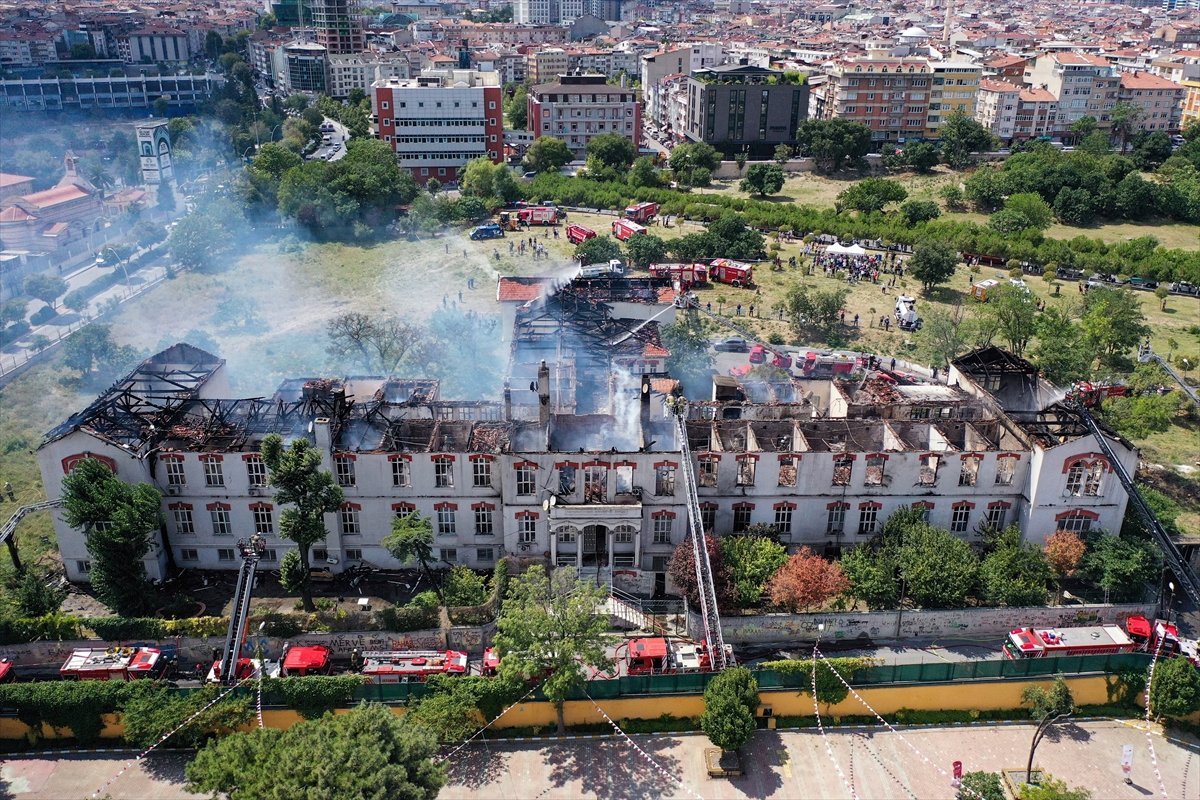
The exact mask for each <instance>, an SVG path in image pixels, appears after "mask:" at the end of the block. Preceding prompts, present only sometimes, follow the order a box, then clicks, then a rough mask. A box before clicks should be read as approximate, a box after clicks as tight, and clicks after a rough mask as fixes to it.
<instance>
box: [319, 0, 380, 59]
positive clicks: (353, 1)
mask: <svg viewBox="0 0 1200 800" xmlns="http://www.w3.org/2000/svg"><path fill="white" fill-rule="evenodd" d="M309 11H310V12H311V14H312V20H311V23H310V24H311V25H312V28H313V30H314V31H315V32H316V40H317V44H319V45H321V46H322V47H324V48H325V50H326V52H328V53H329V54H330V55H345V54H347V53H358V52H361V51H362V50H363V49H364V48H365V47H366V34H365V33H364V32H363V25H362V17H361V16H360V9H359V0H311V3H310V4H309Z"/></svg>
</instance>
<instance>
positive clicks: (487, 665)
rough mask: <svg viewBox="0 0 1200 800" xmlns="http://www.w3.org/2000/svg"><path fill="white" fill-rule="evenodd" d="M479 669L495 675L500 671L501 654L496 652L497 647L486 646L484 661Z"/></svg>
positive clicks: (484, 672) (486, 673)
mask: <svg viewBox="0 0 1200 800" xmlns="http://www.w3.org/2000/svg"><path fill="white" fill-rule="evenodd" d="M479 671H480V672H482V673H483V674H484V675H489V676H495V675H496V673H498V672H499V671H500V654H499V653H497V652H496V648H494V647H487V648H484V651H483V661H482V662H481V663H480V665H479Z"/></svg>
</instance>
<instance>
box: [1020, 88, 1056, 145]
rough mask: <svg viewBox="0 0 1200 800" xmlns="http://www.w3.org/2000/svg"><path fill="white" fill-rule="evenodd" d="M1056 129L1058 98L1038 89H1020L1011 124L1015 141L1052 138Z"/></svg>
mask: <svg viewBox="0 0 1200 800" xmlns="http://www.w3.org/2000/svg"><path fill="white" fill-rule="evenodd" d="M1057 127H1058V98H1057V97H1055V96H1054V95H1052V94H1051V93H1050V92H1049V91H1048V90H1046V89H1042V88H1040V87H1033V88H1030V87H1026V88H1023V89H1021V93H1020V95H1019V96H1018V98H1017V115H1016V119H1015V121H1014V124H1013V138H1014V139H1016V140H1028V139H1038V138H1044V137H1047V136H1053V135H1054V131H1055V130H1056V129H1057Z"/></svg>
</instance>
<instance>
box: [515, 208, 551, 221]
mask: <svg viewBox="0 0 1200 800" xmlns="http://www.w3.org/2000/svg"><path fill="white" fill-rule="evenodd" d="M517 219H519V220H521V222H524V223H525V224H526V225H557V224H558V209H557V208H547V207H546V206H534V207H533V208H522V209H521V210H520V211H518V212H517Z"/></svg>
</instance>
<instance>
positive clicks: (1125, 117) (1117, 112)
mask: <svg viewBox="0 0 1200 800" xmlns="http://www.w3.org/2000/svg"><path fill="white" fill-rule="evenodd" d="M1108 118H1109V120H1111V123H1112V132H1113V135H1114V136H1117V137H1119V138H1120V140H1121V152H1122V153H1124V152H1125V148H1126V147H1127V146H1128V145H1129V137H1130V136H1132V135H1133V132H1134V131H1135V130H1137V128H1138V125H1139V123H1140V122H1141V119H1142V109H1141V107H1140V106H1138V105H1135V104H1133V103H1129V102H1126V101H1125V100H1118V101H1117V102H1116V103H1115V104H1113V107H1112V111H1110V112H1109V115H1108Z"/></svg>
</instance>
